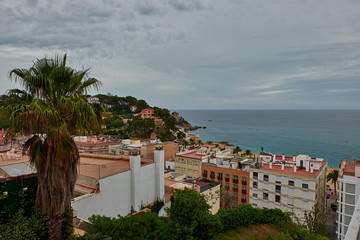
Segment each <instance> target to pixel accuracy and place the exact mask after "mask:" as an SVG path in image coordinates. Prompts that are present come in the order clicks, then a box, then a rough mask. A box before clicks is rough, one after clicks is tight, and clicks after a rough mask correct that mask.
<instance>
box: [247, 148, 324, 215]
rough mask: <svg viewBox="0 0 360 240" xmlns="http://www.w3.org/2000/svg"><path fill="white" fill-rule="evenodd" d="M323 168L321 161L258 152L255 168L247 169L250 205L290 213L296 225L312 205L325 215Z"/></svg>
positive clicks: (300, 156)
mask: <svg viewBox="0 0 360 240" xmlns="http://www.w3.org/2000/svg"><path fill="white" fill-rule="evenodd" d="M326 167H327V161H324V160H323V159H321V158H311V157H309V156H307V155H299V156H297V157H295V156H293V157H286V156H285V155H282V156H276V155H275V154H268V153H264V152H261V154H260V157H259V160H258V163H257V164H256V166H252V167H250V204H252V205H253V206H254V207H260V208H279V209H281V210H282V211H286V212H290V213H293V219H295V218H297V219H298V220H299V221H300V222H302V221H303V217H304V213H305V212H306V211H311V210H312V207H313V206H314V204H315V203H316V202H318V203H319V207H320V209H321V211H323V212H325V194H326Z"/></svg>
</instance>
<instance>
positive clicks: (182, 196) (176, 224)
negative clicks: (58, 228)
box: [81, 189, 328, 240]
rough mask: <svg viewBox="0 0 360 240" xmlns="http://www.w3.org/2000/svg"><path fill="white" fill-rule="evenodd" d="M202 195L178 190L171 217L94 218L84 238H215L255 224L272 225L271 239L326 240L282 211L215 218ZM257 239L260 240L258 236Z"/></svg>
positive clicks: (239, 210) (238, 211)
mask: <svg viewBox="0 0 360 240" xmlns="http://www.w3.org/2000/svg"><path fill="white" fill-rule="evenodd" d="M209 209H210V206H209V205H208V204H207V203H206V201H205V198H204V196H203V195H200V194H199V193H198V192H196V191H195V190H193V189H184V190H176V191H175V195H174V196H173V198H172V200H171V207H170V208H168V209H167V213H168V214H169V218H165V217H159V216H157V215H156V213H154V212H145V213H144V214H143V215H142V216H140V217H139V216H133V215H129V216H126V217H121V216H119V217H118V218H109V217H104V216H98V215H94V216H92V217H91V218H90V222H91V225H90V228H89V231H88V233H87V234H86V235H85V236H84V237H82V238H81V239H87V240H91V239H103V240H108V239H160V240H161V239H194V240H195V239H199V240H200V239H215V238H216V236H217V235H218V234H219V233H220V232H224V231H229V230H231V229H235V228H238V227H246V226H249V225H256V224H264V223H265V224H273V225H274V227H275V228H276V229H278V232H280V233H279V234H278V235H277V236H267V237H266V238H265V239H268V240H288V239H295V240H308V239H309V240H313V239H314V240H327V239H328V238H327V237H324V236H321V235H319V234H315V233H310V232H309V231H308V230H307V229H305V228H303V226H299V225H296V224H294V223H292V221H291V219H290V217H289V214H288V213H286V212H283V211H281V210H279V209H259V208H254V207H252V206H251V205H240V206H238V207H235V208H229V209H226V210H222V209H220V210H219V212H218V213H217V214H215V215H212V214H211V213H210V211H209ZM254 239H259V238H258V237H257V236H256V235H255V236H254Z"/></svg>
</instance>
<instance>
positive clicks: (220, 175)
mask: <svg viewBox="0 0 360 240" xmlns="http://www.w3.org/2000/svg"><path fill="white" fill-rule="evenodd" d="M217 176H218V180H222V176H223V174H222V173H221V172H218V175H217Z"/></svg>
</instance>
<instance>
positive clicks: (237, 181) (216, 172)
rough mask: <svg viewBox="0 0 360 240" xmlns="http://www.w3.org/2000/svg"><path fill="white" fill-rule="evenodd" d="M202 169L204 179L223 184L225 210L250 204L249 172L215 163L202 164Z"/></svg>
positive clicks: (223, 205)
mask: <svg viewBox="0 0 360 240" xmlns="http://www.w3.org/2000/svg"><path fill="white" fill-rule="evenodd" d="M201 168H202V177H203V178H206V179H212V180H215V181H220V182H221V188H222V196H223V198H222V207H223V208H227V207H236V206H238V205H240V204H248V203H249V182H250V181H249V172H246V171H243V170H242V169H241V168H240V169H239V168H238V167H224V166H222V167H220V166H218V165H217V164H214V163H202V166H201Z"/></svg>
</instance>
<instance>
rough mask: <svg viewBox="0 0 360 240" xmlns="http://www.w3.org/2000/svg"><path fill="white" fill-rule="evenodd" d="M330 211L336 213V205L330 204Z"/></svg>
mask: <svg viewBox="0 0 360 240" xmlns="http://www.w3.org/2000/svg"><path fill="white" fill-rule="evenodd" d="M331 209H332V210H333V211H334V212H336V210H337V204H336V203H331Z"/></svg>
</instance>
